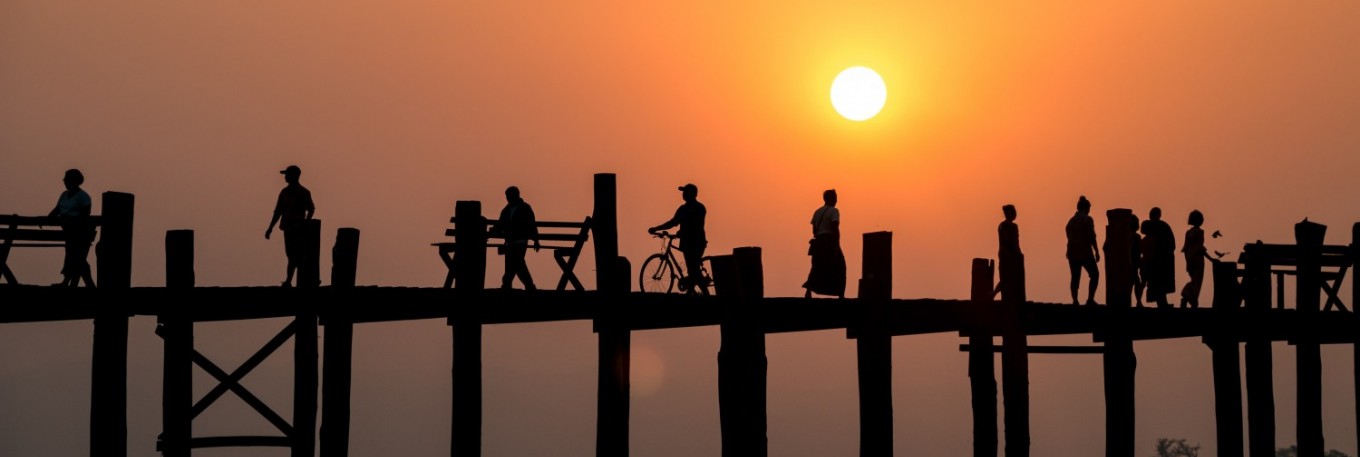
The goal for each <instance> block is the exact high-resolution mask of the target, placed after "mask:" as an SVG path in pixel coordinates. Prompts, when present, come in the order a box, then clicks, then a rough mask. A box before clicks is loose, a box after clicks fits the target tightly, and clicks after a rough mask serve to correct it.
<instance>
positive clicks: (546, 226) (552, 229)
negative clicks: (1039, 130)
mask: <svg viewBox="0 0 1360 457" xmlns="http://www.w3.org/2000/svg"><path fill="white" fill-rule="evenodd" d="M449 222H452V223H454V224H457V223H458V218H456V217H454V218H450V219H449ZM497 222H498V221H497V220H495V219H488V220H487V221H486V224H487V225H486V226H487V230H488V231H487V234H486V236H487V239H488V241H489V240H497V239H500V240H503V239H505V235H504V234H502V233H500V232H497V231H492V230H491V229H493V228H495V226H496V223H497ZM534 226H535V227H538V240H539V242H540V243H542V245H543V247H544V248H548V249H572V250H579V249H581V246H582V245H584V244H585V242H586V239H588V238H589V237H590V216H586V219H585V220H584V221H581V222H557V221H536V222H535V223H534ZM455 233H456V231H455V229H452V228H450V229H446V230H444V236H450V237H451V236H455V235H454V234H455ZM499 244H500V243H495V242H488V243H487V245H488V246H496V245H499Z"/></svg>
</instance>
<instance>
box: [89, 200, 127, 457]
mask: <svg viewBox="0 0 1360 457" xmlns="http://www.w3.org/2000/svg"><path fill="white" fill-rule="evenodd" d="M134 202H135V199H134V198H133V195H132V194H125V193H120V192H104V196H103V207H104V214H103V220H102V223H101V227H100V229H101V230H102V232H103V233H102V234H100V237H99V244H98V246H96V247H95V253H96V256H97V257H98V259H97V263H98V265H99V280H98V281H97V283H98V285H99V287H100V288H101V289H128V288H130V287H132V215H133V206H134ZM101 295H107V294H101ZM100 308H101V309H100V311H99V312H98V315H97V316H96V317H95V318H94V354H93V360H92V365H93V366H92V369H91V389H90V455H91V456H94V457H121V456H125V455H127V341H128V311H127V310H126V309H125V308H124V307H123V304H122V303H119V302H117V301H116V299H114V300H110V301H108V302H106V303H102V304H101V306H100Z"/></svg>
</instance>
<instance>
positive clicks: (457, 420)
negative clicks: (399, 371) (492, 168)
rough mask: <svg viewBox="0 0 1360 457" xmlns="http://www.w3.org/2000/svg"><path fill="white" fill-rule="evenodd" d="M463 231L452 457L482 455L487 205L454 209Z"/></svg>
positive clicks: (459, 233) (458, 256)
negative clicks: (484, 208)
mask: <svg viewBox="0 0 1360 457" xmlns="http://www.w3.org/2000/svg"><path fill="white" fill-rule="evenodd" d="M454 217H456V218H457V220H458V225H457V226H455V227H454V237H455V239H456V242H457V243H458V245H457V246H456V247H455V248H454V250H455V252H454V259H455V261H456V262H458V264H457V267H458V283H457V284H455V287H454V289H455V291H456V292H457V297H458V300H459V303H458V304H457V306H456V307H455V308H454V309H453V310H452V311H453V312H451V313H450V317H449V321H450V322H449V323H450V325H452V326H453V432H452V433H453V435H452V440H451V441H452V442H451V443H450V450H449V452H450V455H453V456H455V457H469V456H479V455H481V453H482V323H481V316H480V313H479V312H478V308H479V307H480V306H481V303H480V297H481V292H482V290H483V289H485V288H486V219H485V218H483V217H482V202H478V201H460V202H458V203H457V205H456V206H455V208H454Z"/></svg>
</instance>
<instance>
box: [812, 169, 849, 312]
mask: <svg viewBox="0 0 1360 457" xmlns="http://www.w3.org/2000/svg"><path fill="white" fill-rule="evenodd" d="M822 202H823V205H822V207H821V208H817V211H815V212H813V213H812V241H810V244H811V245H810V246H808V255H811V256H812V268H811V269H810V270H809V271H808V278H807V281H806V282H804V283H803V289H806V292H805V293H804V294H803V296H804V297H806V298H811V297H812V294H814V293H816V294H820V295H832V296H835V297H837V298H845V253H844V252H842V251H841V212H840V210H838V209H836V190H835V189H830V190H827V191H825V192H822Z"/></svg>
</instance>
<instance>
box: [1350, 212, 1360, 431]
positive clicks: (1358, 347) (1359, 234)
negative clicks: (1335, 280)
mask: <svg viewBox="0 0 1360 457" xmlns="http://www.w3.org/2000/svg"><path fill="white" fill-rule="evenodd" d="M1351 263H1352V266H1355V265H1360V222H1357V223H1355V224H1353V225H1351ZM1356 273H1360V272H1355V273H1351V310H1352V311H1353V312H1355V313H1357V314H1360V308H1357V307H1356V305H1360V280H1356V278H1355V277H1356ZM1355 337H1356V343H1355V344H1351V356H1352V357H1353V358H1354V364H1353V366H1354V367H1355V368H1354V370H1355V373H1354V378H1352V379H1353V380H1354V384H1355V419H1356V421H1357V422H1356V423H1358V424H1360V332H1357V333H1356V335H1355ZM1355 433H1356V442H1357V443H1360V427H1356V428H1355Z"/></svg>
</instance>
